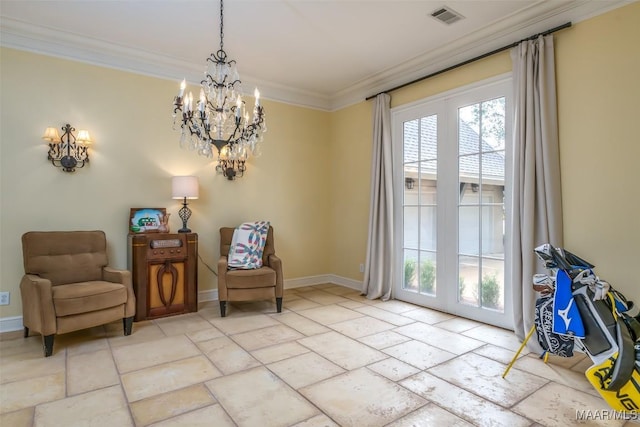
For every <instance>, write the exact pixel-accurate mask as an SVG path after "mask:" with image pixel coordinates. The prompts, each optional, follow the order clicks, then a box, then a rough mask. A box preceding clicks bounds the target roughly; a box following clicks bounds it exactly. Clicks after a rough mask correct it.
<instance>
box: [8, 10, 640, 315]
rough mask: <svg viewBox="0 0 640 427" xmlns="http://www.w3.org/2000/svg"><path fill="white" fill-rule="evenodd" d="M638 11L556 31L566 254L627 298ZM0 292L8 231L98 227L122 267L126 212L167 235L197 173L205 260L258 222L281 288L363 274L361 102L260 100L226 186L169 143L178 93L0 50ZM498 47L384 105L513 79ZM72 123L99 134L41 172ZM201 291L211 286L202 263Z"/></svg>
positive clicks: (636, 206)
mask: <svg viewBox="0 0 640 427" xmlns="http://www.w3.org/2000/svg"><path fill="white" fill-rule="evenodd" d="M637 22H640V3H633V4H631V5H629V6H626V7H624V8H620V9H617V10H614V11H612V12H609V13H607V14H605V15H601V16H599V17H595V18H593V19H590V20H587V21H584V22H581V23H578V24H576V25H575V26H574V27H573V28H571V29H567V30H563V31H561V32H559V33H557V34H556V61H557V67H556V68H557V77H558V107H559V123H560V149H561V156H562V158H561V162H562V190H563V204H564V221H565V246H566V247H567V248H568V249H569V250H571V251H573V252H575V253H576V254H578V255H580V256H583V257H584V258H586V259H588V260H590V261H592V262H593V263H595V264H596V265H597V269H596V271H597V273H598V274H599V275H600V276H601V277H603V278H605V279H606V280H609V281H610V282H611V283H612V284H613V285H614V286H615V287H616V288H618V289H620V290H621V291H623V292H624V293H625V294H626V295H627V296H628V297H630V298H632V299H635V300H637V301H638V302H639V303H640V288H639V287H638V286H637V285H636V282H637V279H636V278H635V276H636V275H635V264H637V263H638V261H639V260H640V250H639V249H638V246H637V242H638V241H640V224H639V223H638V220H637V218H638V212H639V211H640V197H639V196H640V193H639V192H638V190H637V188H638V187H637V185H638V182H640V173H639V172H638V171H639V170H640V169H639V168H637V166H636V163H637V160H638V158H639V157H640V151H639V150H640V149H639V146H640V144H638V136H637V132H636V131H635V129H636V128H637V126H636V123H635V122H636V121H637V120H638V118H637V117H638V107H637V100H638V99H640V84H639V83H638V77H637V76H638V75H639V73H640V52H639V50H638V49H639V48H638V47H637V44H636V43H635V41H636V40H638V39H640V33H639V31H640V30H639V29H638V26H637ZM0 54H1V55H2V57H1V76H0V79H1V80H0V82H1V84H2V87H1V90H2V105H1V107H2V112H1V113H2V116H1V124H2V130H1V133H0V136H1V145H0V149H1V152H0V155H1V160H0V166H1V168H2V170H1V171H0V185H1V189H2V193H1V195H2V197H1V199H0V203H1V210H0V212H1V213H0V233H1V236H0V251H1V252H0V289H1V290H3V291H4V290H8V291H11V293H12V295H11V296H12V304H11V305H10V306H9V307H2V308H0V318H2V317H6V316H17V315H20V314H21V311H20V302H19V291H18V288H17V285H18V281H19V279H20V276H21V274H22V265H21V263H22V260H21V256H20V235H21V234H22V233H23V232H24V231H27V230H31V229H44V230H53V229H63V228H64V229H71V228H85V229H86V228H101V229H104V230H105V231H106V232H107V234H108V237H109V241H110V252H111V253H110V255H111V258H112V260H113V261H114V262H113V263H114V264H116V265H117V266H119V267H125V266H126V250H125V248H126V226H125V224H126V221H127V218H128V215H129V208H130V207H134V206H135V207H139V206H152V207H156V206H160V207H162V206H164V207H167V208H168V211H169V212H171V213H172V221H171V225H172V229H173V230H176V229H177V228H179V220H178V218H177V210H178V208H179V204H178V203H177V202H176V201H173V200H171V199H170V188H169V187H170V177H171V176H172V175H175V174H196V175H198V176H199V177H200V185H201V198H200V199H199V200H197V201H193V202H192V203H191V205H190V206H191V208H192V209H193V211H194V214H193V217H192V219H191V221H190V225H191V228H192V229H193V230H194V231H197V232H198V233H199V234H200V251H201V254H202V256H203V258H204V260H205V261H207V262H208V263H210V264H215V260H216V259H217V254H218V249H217V245H218V237H217V229H218V228H219V227H220V226H223V225H229V224H235V223H239V222H241V221H244V220H252V219H258V218H266V219H269V220H271V221H272V222H273V224H274V227H275V228H276V233H277V241H276V244H277V249H278V253H279V254H280V255H282V257H283V259H284V260H286V262H285V277H286V278H287V279H294V278H300V277H305V276H313V275H319V274H327V273H333V274H337V275H339V276H342V277H346V278H349V279H353V280H356V281H361V280H362V276H363V275H362V274H361V273H360V272H359V270H358V266H359V264H360V263H363V262H364V260H365V253H366V243H367V223H368V204H369V191H370V187H369V173H370V172H369V170H370V162H371V105H372V103H371V102H370V101H363V102H361V103H359V104H356V105H353V106H351V107H348V108H345V109H342V110H340V111H337V112H334V113H323V112H319V111H315V110H310V109H304V108H299V107H292V106H288V105H284V104H278V103H271V102H266V103H265V105H266V111H267V120H268V125H269V131H268V133H267V134H266V136H265V142H266V143H265V146H264V155H263V156H262V157H261V158H258V159H252V160H251V162H250V164H249V170H248V172H247V174H248V175H247V177H246V178H244V179H240V180H238V181H236V182H231V183H229V182H226V181H224V180H223V179H222V178H221V177H220V176H215V175H214V173H213V163H212V162H210V161H208V160H207V159H203V158H200V157H198V156H196V155H195V154H193V153H189V152H185V151H182V150H180V149H179V147H178V135H177V134H176V133H174V132H173V131H171V129H170V118H169V103H170V100H171V99H172V98H173V96H174V95H175V92H176V87H177V83H176V82H169V81H165V80H159V79H154V78H150V77H144V76H137V75H134V74H130V73H124V72H119V71H113V70H108V69H104V68H98V67H93V66H88V65H84V64H79V63H74V62H69V61H63V60H58V59H52V58H48V57H44V56H39V55H33V54H29V53H20V52H16V51H13V50H9V49H2V50H1V51H0ZM510 69H511V61H510V58H509V54H508V53H507V52H504V53H501V54H498V55H494V56H492V57H489V58H486V59H484V60H482V61H479V62H476V63H473V64H470V65H467V66H465V67H463V68H460V69H457V70H454V71H451V72H449V73H446V74H443V75H441V76H438V77H436V78H433V79H430V80H427V81H424V82H421V83H418V84H414V85H412V86H410V87H406V88H404V89H401V90H398V91H395V92H393V93H392V94H391V95H392V106H393V107H397V106H400V105H403V104H406V103H409V102H414V101H417V100H420V99H423V98H425V97H428V96H431V95H434V94H438V93H441V92H443V91H446V90H449V89H453V88H456V87H460V86H464V85H466V84H469V83H472V82H475V81H479V80H483V79H485V78H488V77H491V76H495V75H499V74H502V73H505V72H508V71H510ZM65 121H69V122H70V123H71V124H72V125H74V126H76V127H83V128H84V127H86V128H88V129H89V130H90V131H91V132H92V135H93V137H94V139H95V140H96V143H95V147H94V148H93V149H92V151H91V155H92V160H91V165H90V166H89V169H87V170H80V171H78V172H76V173H75V174H65V173H62V172H61V171H60V170H58V169H56V168H53V167H52V166H50V165H48V164H46V161H45V159H46V147H45V145H44V144H43V141H42V140H41V139H40V136H41V134H42V131H43V130H44V128H45V127H47V126H52V125H56V126H62V125H63V124H64V122H65ZM199 272H200V289H201V290H203V289H213V288H214V287H215V284H216V282H215V280H214V277H213V276H212V275H211V274H210V273H209V272H208V271H207V270H206V268H205V267H203V266H202V265H201V266H200V270H199Z"/></svg>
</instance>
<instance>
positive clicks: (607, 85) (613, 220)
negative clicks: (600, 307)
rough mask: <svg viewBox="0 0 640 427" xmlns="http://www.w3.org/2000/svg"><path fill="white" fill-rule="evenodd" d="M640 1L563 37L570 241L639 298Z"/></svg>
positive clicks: (561, 94) (563, 143)
mask: <svg viewBox="0 0 640 427" xmlns="http://www.w3.org/2000/svg"><path fill="white" fill-rule="evenodd" d="M638 23H640V3H639V2H636V3H633V4H631V5H628V6H626V7H624V8H620V9H616V10H614V11H611V12H609V13H607V14H604V15H601V16H599V17H596V18H593V19H591V20H588V21H584V22H582V23H580V24H578V25H576V26H575V27H574V28H572V29H570V30H566V31H563V32H562V33H561V34H560V35H559V36H558V37H557V42H556V70H557V73H556V75H557V90H558V115H559V128H560V129H559V130H560V157H561V173H562V202H563V208H564V218H563V219H564V236H565V246H566V247H567V249H569V250H570V251H572V252H575V253H576V254H578V255H580V256H582V257H583V258H585V259H587V260H589V261H591V262H592V263H593V264H595V265H596V273H597V274H598V275H599V276H600V277H601V278H603V279H605V280H608V281H609V282H610V283H611V284H612V285H613V286H614V287H615V288H616V289H618V290H620V291H622V292H623V293H624V294H625V295H626V296H627V298H630V299H633V300H635V301H636V304H640V286H639V284H640V280H639V279H638V273H637V268H638V264H639V263H640V246H639V244H640V219H639V218H640V190H639V189H638V184H639V183H640V167H638V162H639V161H640V137H639V136H638V135H639V127H638V121H639V120H640V108H639V107H638V102H639V100H640V47H639V45H638V40H640V25H638Z"/></svg>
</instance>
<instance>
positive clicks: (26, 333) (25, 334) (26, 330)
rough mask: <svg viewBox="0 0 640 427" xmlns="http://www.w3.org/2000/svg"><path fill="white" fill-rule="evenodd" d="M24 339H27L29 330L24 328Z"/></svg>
mask: <svg viewBox="0 0 640 427" xmlns="http://www.w3.org/2000/svg"><path fill="white" fill-rule="evenodd" d="M24 337H25V338H29V328H27V327H26V326H25V327H24Z"/></svg>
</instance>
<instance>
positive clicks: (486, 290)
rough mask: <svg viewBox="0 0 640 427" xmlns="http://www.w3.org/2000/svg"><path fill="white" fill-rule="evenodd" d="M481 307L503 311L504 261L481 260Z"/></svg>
mask: <svg viewBox="0 0 640 427" xmlns="http://www.w3.org/2000/svg"><path fill="white" fill-rule="evenodd" d="M480 295H481V298H480V300H481V303H482V307H484V308H490V309H492V310H498V311H503V310H504V260H502V259H492V258H482V285H481V286H480Z"/></svg>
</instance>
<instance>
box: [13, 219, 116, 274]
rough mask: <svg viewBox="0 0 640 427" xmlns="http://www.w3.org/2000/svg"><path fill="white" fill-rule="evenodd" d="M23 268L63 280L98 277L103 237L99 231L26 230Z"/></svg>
mask: <svg viewBox="0 0 640 427" xmlns="http://www.w3.org/2000/svg"><path fill="white" fill-rule="evenodd" d="M22 250H23V255H24V271H25V273H27V274H37V275H38V276H40V277H42V278H43V279H48V280H50V281H51V284H52V285H53V286H56V285H60V284H65V283H77V282H87V281H92V280H102V268H103V267H105V266H106V265H107V262H108V260H107V240H106V238H105V236H104V233H102V232H88V231H74V232H30V233H25V234H24V236H22Z"/></svg>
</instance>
